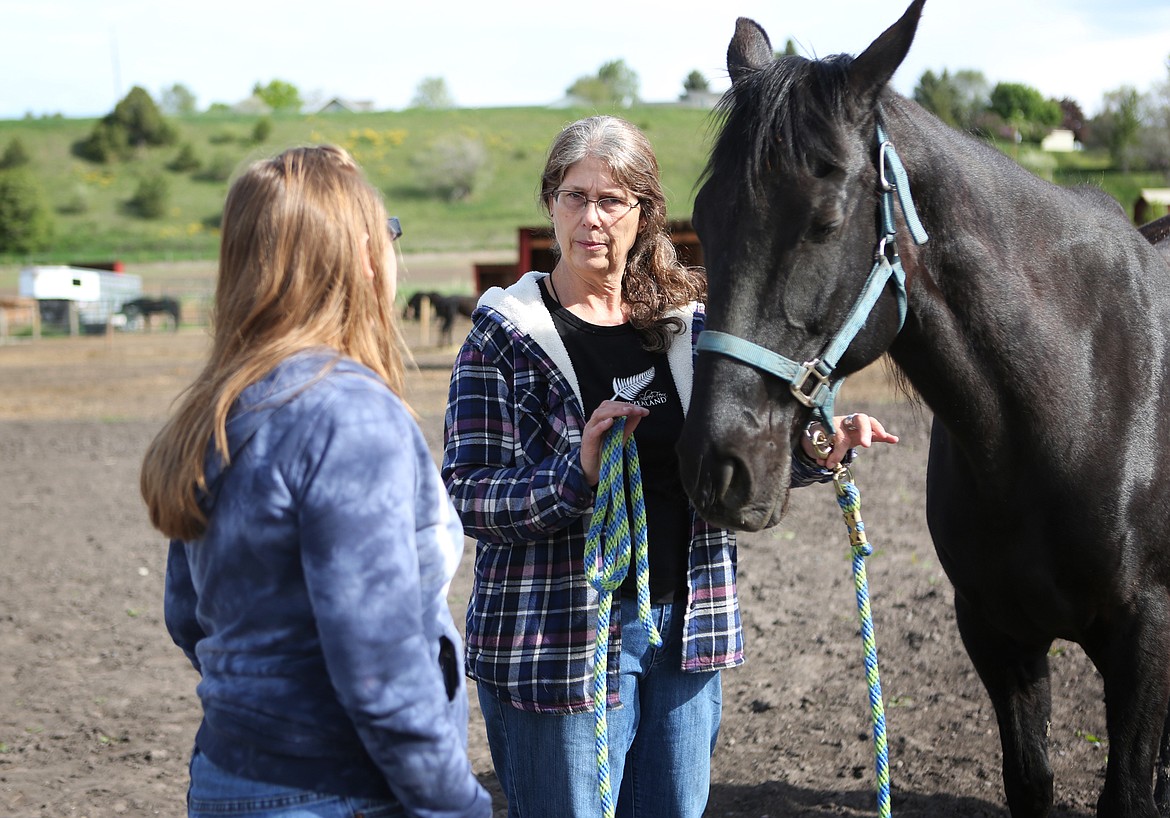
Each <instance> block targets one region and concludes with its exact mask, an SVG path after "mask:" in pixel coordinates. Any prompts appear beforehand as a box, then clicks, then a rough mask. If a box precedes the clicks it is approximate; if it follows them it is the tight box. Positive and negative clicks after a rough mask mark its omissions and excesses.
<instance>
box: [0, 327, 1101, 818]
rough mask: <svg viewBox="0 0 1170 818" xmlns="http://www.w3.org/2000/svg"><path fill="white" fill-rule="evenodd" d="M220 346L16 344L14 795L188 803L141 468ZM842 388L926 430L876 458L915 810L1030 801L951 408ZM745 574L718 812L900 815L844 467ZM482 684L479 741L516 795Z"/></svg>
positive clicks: (175, 656) (1065, 653) (1059, 671)
mask: <svg viewBox="0 0 1170 818" xmlns="http://www.w3.org/2000/svg"><path fill="white" fill-rule="evenodd" d="M462 329H464V330H465V326H464V327H463V328H462ZM411 331H412V332H417V329H415V328H411ZM456 337H461V335H460V332H459V331H457V333H456ZM205 350H206V340H205V334H204V332H203V331H201V330H198V329H187V328H184V329H183V330H182V331H181V332H179V333H177V334H169V333H158V332H156V333H151V334H119V335H115V336H114V337H112V338H109V339H107V338H104V337H96V338H79V339H45V340H42V341H40V342H37V343H28V342H26V343H15V344H9V345H6V346H0V556H2V558H3V564H4V569H3V570H2V571H0V815H3V816H53V818H57V816H78V817H79V818H83V817H85V816H88V817H89V818H105V817H106V816H121V815H128V816H146V815H165V816H178V815H182V814H184V806H183V804H184V801H183V799H184V794H185V790H186V784H187V775H186V758H187V754H188V750H189V748H190V744H191V740H192V737H193V735H194V732H195V728H196V726H197V724H198V721H199V703H198V700H197V699H196V697H195V684H196V681H197V679H196V674H195V673H194V671H193V670H192V669H191V668H190V666H189V665H188V664H187V662H186V660H185V659H184V658H183V656H182V654H181V653H180V651H179V650H178V649H177V648H175V647H174V646H173V645H172V644H171V642H170V640H169V638H168V636H167V634H166V631H165V628H164V626H163V619H162V588H163V567H164V559H165V547H164V542H163V541H162V539H161V537H160V536H159V535H158V534H157V533H155V532H154V531H153V530H152V529H151V527H150V525H149V523H148V522H147V519H146V515H145V512H144V508H143V506H142V502H141V500H140V498H139V495H138V467H139V462H140V458H141V456H142V453H143V451H144V448H145V447H146V445H147V443H148V441H149V440H150V438H151V437H152V436H153V435H154V433H155V432H156V431H157V429H158V428H159V426H160V424H161V422H162V420H163V418H164V417H165V416H166V413H167V411H168V407H169V405H170V403H171V401H172V399H173V398H174V397H175V396H176V395H177V394H178V393H179V391H180V390H181V389H182V388H183V386H185V385H186V384H187V383H188V382H189V381H190V379H191V378H192V377H193V376H194V374H195V372H196V370H197V368H198V367H199V365H200V362H201V360H202V356H203V355H204V354H205ZM416 352H417V357H418V362H419V370H418V372H416V373H414V375H413V377H412V379H411V382H412V389H413V392H412V394H411V396H410V397H411V400H412V402H413V404H414V405H415V407H416V408H417V410H418V411H419V412H420V414H421V423H422V426H423V428H424V430H425V432H426V435H427V438H428V440H429V441H430V442H431V444H432V447H433V449H434V451H435V454H436V457H437V456H438V444H439V441H440V437H441V426H442V411H443V402H444V399H445V396H446V390H447V379H448V376H449V372H450V366H451V362H452V360H453V357H454V352H455V350H454V348H450V347H449V348H442V349H439V348H434V347H424V346H422V345H420V344H418V343H417V342H416ZM838 405H839V406H841V407H842V408H847V409H849V410H864V411H869V412H872V413H873V414H875V415H878V416H879V417H881V418H882V419H883V420H884V421H886V423H887V426H889V427H890V428H892V429H893V430H894V431H896V432H897V433H898V434H900V435H901V436H902V443H901V444H900V445H898V446H897V447H892V448H891V447H883V448H882V450H880V451H879V450H875V451H872V452H868V453H866V454H865V455H864V456H863V458H862V459H861V461H860V463H859V465H858V466H857V468H856V470H855V475H856V479H857V484H858V486H859V487H860V489H861V493H862V499H863V509H862V513H863V516H864V519H865V521H866V528H867V531H868V532H869V536H870V539H871V540H872V541H873V543H874V544H875V548H876V552H875V554H874V556H873V557H872V558H871V559H870V560H869V562H868V571H869V580H870V585H871V597H872V608H873V612H874V617H875V623H876V625H875V627H876V635H877V643H878V649H879V655H880V660H881V673H882V682H883V686H884V692H885V700H886V705H887V722H888V735H889V742H890V754H889V755H890V763H891V778H892V791H893V813H894V815H896V816H924V817H925V816H930V817H931V818H949V817H950V816H1003V815H1006V814H1007V812H1006V809H1005V807H1004V800H1003V794H1002V786H1001V783H1000V773H999V764H1000V761H999V758H1000V754H999V742H998V737H997V731H996V727H995V718H994V714H993V712H992V709H991V706H990V704H989V703H988V700H987V697H986V694H985V693H984V691H983V688H982V686H981V685H980V683H979V681H978V679H977V677H976V676H975V674H974V672H973V670H972V668H971V666H970V663H969V662H968V660H967V658H966V655H965V654H964V652H963V649H962V646H961V644H960V641H959V637H958V634H957V632H956V629H955V624H954V615H953V611H952V608H951V587H950V585H949V583H948V581H947V579H946V577H945V575H944V574H943V572H942V570H941V568H940V567H939V563H938V561H937V559H936V557H935V555H934V551H933V549H932V546H931V543H930V540H929V537H928V535H927V533H926V528H925V520H924V511H923V506H924V499H923V498H924V475H925V460H926V449H927V432H928V427H929V413H928V412H927V411H926V410H925V409H921V408H917V407H915V406H913V405H910V404H908V403H907V402H905V401H903V400H900V399H898V398H896V397H895V396H894V395H893V393H892V392H891V390H890V389H889V388H888V387H887V386H886V383H885V379H884V377H883V374H882V373H881V371H879V370H872V371H867V372H865V373H862V374H861V375H860V376H858V378H857V379H856V381H855V382H852V383H850V384H847V385H846V388H845V394H844V395H843V396H842V398H841V400H840V401H839V403H838ZM469 545H470V543H469ZM469 568H470V559H468V558H465V559H464V562H463V567H462V570H461V572H460V575H459V578H458V579H457V582H456V583H455V586H454V588H453V590H452V594H451V605H452V608H453V609H454V611H455V612H456V617H457V620H461V618H462V609H463V606H464V604H465V601H466V596H467V592H468V588H469V581H468V571H469ZM740 594H741V597H742V602H743V615H744V620H745V626H746V637H747V650H748V662H747V664H746V665H745V666H743V667H741V668H738V669H735V670H733V671H728V672H726V673H725V674H724V677H723V678H724V723H723V729H722V732H721V734H720V737H719V744H718V748H717V750H716V753H715V757H714V776H713V778H714V783H713V789H712V793H711V801H710V807H709V810H708V815H711V816H751V817H752V818H764V816H771V818H778V817H779V816H824V815H838V816H864V815H872V814H876V807H875V799H874V795H873V784H872V782H873V769H872V768H873V755H872V754H873V751H872V743H871V737H870V725H869V708H868V703H867V691H866V684H865V674H864V669H863V666H862V662H861V655H862V654H861V643H860V639H859V634H858V624H857V612H856V607H855V601H854V596H853V586H852V578H851V575H850V560H849V549H848V540H847V539H846V534H845V528H844V525H843V524H842V522H841V517H840V513H839V511H838V510H837V505H836V502H835V500H834V496H833V491H832V489H831V488H830V487H828V486H818V487H812V488H808V489H804V490H802V491H799V492H796V494H795V495H794V498H793V502H792V508H791V513H790V514H789V516H788V517H787V518H786V519H785V521H784V522H783V523H782V524H781V525H780V526H779V527H777V528H775V529H772V530H771V531H768V532H764V533H761V534H754V535H745V536H742V537H741V539H740ZM1052 666H1053V676H1054V683H1053V690H1054V714H1053V724H1052V731H1051V748H1052V758H1053V765H1054V767H1055V770H1056V777H1057V784H1056V793H1057V794H1056V798H1057V804H1058V806H1057V809H1056V810H1055V811H1054V815H1056V816H1061V817H1063V818H1072V817H1073V816H1077V817H1078V818H1083V817H1085V816H1089V815H1091V814H1092V813H1093V805H1094V803H1095V801H1096V797H1097V792H1098V789H1099V788H1100V786H1101V784H1102V782H1103V776H1104V765H1105V759H1106V753H1107V747H1106V745H1105V744H1104V742H1103V741H1102V742H1098V741H1097V739H1095V738H1094V737H1097V736H1099V737H1104V735H1105V724H1104V708H1103V704H1102V690H1101V683H1100V678H1099V677H1098V675H1097V674H1096V672H1095V671H1094V670H1093V668H1092V666H1091V664H1090V663H1089V662H1088V660H1087V659H1086V658H1085V656H1084V654H1083V652H1082V651H1081V650H1080V649H1079V648H1078V647H1076V646H1073V645H1067V644H1058V645H1057V647H1056V648H1055V649H1054V650H1053V654H1052ZM474 702H475V696H474V693H473V695H472V703H473V714H472V723H471V725H470V729H469V733H470V752H471V756H472V760H473V763H474V766H475V770H476V772H477V773H478V774H479V776H480V778H481V780H482V781H483V782H484V784H485V785H486V786H487V787H488V788H489V789H491V790H492V792H493V793H495V795H496V798H497V804H498V805H499V811H498V814H499V815H504V814H505V813H504V811H503V806H502V803H501V802H500V800H499V796H498V793H499V790H498V787H497V785H496V782H495V778H494V775H493V773H492V768H491V762H490V757H489V754H488V750H487V746H486V741H485V740H484V738H483V728H482V723H481V722H480V720H479V716H478V713H477V712H475V711H474Z"/></svg>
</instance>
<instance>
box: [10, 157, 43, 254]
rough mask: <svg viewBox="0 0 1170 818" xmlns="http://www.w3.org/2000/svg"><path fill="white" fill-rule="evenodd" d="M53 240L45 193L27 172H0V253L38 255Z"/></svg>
mask: <svg viewBox="0 0 1170 818" xmlns="http://www.w3.org/2000/svg"><path fill="white" fill-rule="evenodd" d="M52 238H53V214H52V212H51V211H50V210H49V206H48V204H47V203H46V201H45V196H44V192H43V191H42V190H41V187H40V185H38V184H37V181H36V179H35V178H33V176H32V175H31V174H29V173H28V172H27V171H24V170H5V171H0V253H35V252H38V251H40V250H44V249H46V248H47V247H48V246H49V242H50V241H51V240H52Z"/></svg>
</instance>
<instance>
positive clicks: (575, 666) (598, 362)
mask: <svg viewBox="0 0 1170 818" xmlns="http://www.w3.org/2000/svg"><path fill="white" fill-rule="evenodd" d="M541 201H542V202H543V204H544V206H545V207H547V208H548V211H549V214H550V216H551V218H552V223H553V227H554V231H555V235H556V244H557V247H558V250H559V256H560V257H559V260H558V262H557V264H556V266H555V268H554V269H553V271H552V273H551V274H546V273H542V272H530V273H528V274H526V275H525V276H523V277H522V278H521V279H520V280H519V281H518V282H516V283H515V284H513V285H512V286H510V287H508V288H507V289H506V290H504V289H500V288H493V289H492V290H489V291H488V292H487V293H485V294H484V296H483V298H482V299H481V300H480V303H479V307H478V309H477V311H476V314H475V316H474V318H473V327H472V330H471V332H470V334H469V335H468V337H467V340H466V342H465V343H464V344H463V347H462V349H461V350H460V352H459V357H458V359H457V361H456V364H455V368H454V371H453V373H452V379H451V391H450V397H449V401H448V405H447V413H446V423H445V448H444V457H443V466H442V473H443V479H444V481H445V482H446V484H447V488H448V490H449V491H450V493H451V495H452V497H453V499H454V502H455V507H456V509H457V510H458V511H459V514H460V517H461V519H462V521H463V526H464V529H465V531H466V532H467V533H468V534H469V535H471V536H473V537H475V538H476V539H477V541H478V543H477V547H476V560H475V583H474V588H473V590H472V594H471V600H470V602H469V605H468V610H467V634H466V636H467V640H466V641H467V656H466V669H467V673H468V675H469V676H470V677H471V678H472V679H474V680H475V681H476V682H477V688H478V694H479V701H480V707H481V710H482V712H483V715H484V719H485V722H486V724H487V732H488V740H489V743H490V745H491V750H492V758H493V762H494V764H495V769H496V773H497V775H498V776H499V779H500V782H501V785H502V786H503V789H504V792H505V795H506V796H507V799H508V807H509V815H510V816H525V818H531V817H532V816H553V815H555V816H591V817H592V816H597V815H599V814H600V811H601V801H600V797H599V794H598V770H597V762H596V759H595V740H596V737H595V734H594V733H595V724H594V716H593V713H592V708H593V695H592V678H593V651H594V640H595V636H596V628H597V616H598V593H597V591H595V590H594V589H593V588H592V586H591V585H590V583H589V582H588V580H587V579H586V575H585V565H584V555H585V548H586V531H587V528H588V525H589V519H590V516H591V514H592V510H593V504H594V490H595V488H596V487H597V484H598V480H599V474H600V448H601V444H602V440H603V438H604V436H605V433H606V432H607V431H608V430H609V429H610V428H611V426H612V425H613V422H614V418H616V417H625V418H626V419H627V420H626V432H627V434H629V433H633V434H634V437H635V440H636V442H637V444H638V451H639V454H640V460H641V468H642V478H643V480H642V482H643V485H644V491H645V498H646V518H647V529H648V532H649V562H650V588H649V591H650V596H651V603H652V605H651V618H652V620H653V622H654V624H655V625H656V627H657V629H658V631H659V633H661V635H662V638H663V644H662V645H661V646H660V647H654V646H652V645H651V644H650V643H649V640H648V637H647V635H646V630H645V629H644V628H643V625H642V623H640V622H639V619H638V613H637V607H638V606H637V604H636V600H635V598H634V595H635V585H634V577H635V571H633V570H632V569H631V570H630V572H629V575H628V576H627V579H626V581H625V582H624V584H623V585H622V587H621V588H620V589H619V591H617V592H615V593H614V600H613V613H612V618H611V638H610V643H609V654H608V655H609V660H608V678H607V693H608V707H609V712H608V746H609V756H608V757H609V771H610V780H611V781H612V782H613V784H612V786H613V789H614V790H615V791H617V792H618V799H617V814H618V815H632V814H633V810H634V808H635V805H636V808H637V814H638V815H639V816H659V815H661V816H695V817H696V818H697V817H698V816H701V815H702V813H703V810H704V807H705V806H706V803H707V792H708V787H709V780H710V759H711V752H712V750H713V748H714V746H715V740H716V736H717V734H718V729H719V720H720V712H721V705H722V694H721V685H720V676H719V671H720V670H721V669H723V668H728V667H734V666H736V665H738V664H740V663H742V662H743V634H742V631H741V628H740V617H739V607H738V602H737V600H736V593H735V538H734V535H733V534H732V533H731V532H728V531H725V530H722V529H718V528H715V527H713V526H710V525H708V524H707V523H706V522H704V521H703V520H702V518H700V517H698V516H697V515H696V514H695V512H694V510H693V509H692V508H691V506H690V504H689V502H688V500H687V497H686V494H685V492H684V491H683V488H682V484H681V481H680V477H679V473H678V461H677V456H676V454H675V444H676V442H677V440H678V436H679V432H680V430H681V427H682V421H683V416H684V413H685V411H686V407H687V405H688V403H689V401H690V395H691V380H692V356H693V343H694V341H695V339H696V338H697V337H698V333H699V331H700V330H701V329H702V325H703V310H702V307H701V304H700V302H701V300H702V298H703V297H704V295H705V290H706V285H705V279H704V278H703V275H702V271H701V270H696V269H693V268H687V267H684V266H683V265H682V264H681V263H679V261H678V260H677V258H676V255H675V250H674V245H673V244H672V243H671V241H670V237H669V235H668V234H667V233H666V230H665V217H666V206H665V204H666V203H665V196H664V194H663V191H662V186H661V183H660V181H659V175H658V164H657V161H656V159H655V157H654V153H653V149H652V148H651V146H650V144H649V142H648V141H647V139H646V137H645V136H644V135H643V134H642V133H641V132H640V131H639V130H638V129H637V128H635V127H634V126H633V125H631V124H629V123H628V122H625V121H623V120H620V119H616V118H614V117H607V116H599V117H590V118H588V119H584V120H581V121H579V122H576V123H573V124H572V125H570V126H569V127H567V128H566V129H565V130H563V131H562V132H561V133H560V135H558V137H557V138H556V140H555V141H554V143H553V145H552V147H551V149H550V152H549V157H548V161H547V163H546V166H545V170H544V174H543V177H542V180H541ZM651 371H652V373H653V377H652V378H651V379H650V380H649V383H648V384H647V385H645V386H644V388H642V389H641V391H640V392H639V393H638V395H637V396H636V397H635V398H634V399H633V400H631V401H622V400H611V399H610V397H611V396H612V395H613V392H614V389H613V383H614V379H617V378H628V377H631V376H635V375H639V374H647V375H648V374H649V373H650V372H651ZM837 429H838V432H837V437H836V438H835V439H834V441H833V442H834V444H835V447H834V451H833V453H832V454H831V455H830V456H829V459H828V460H827V461H821V462H820V463H819V465H818V463H816V462H814V461H813V460H812V459H810V458H811V455H812V450H811V448H810V449H809V450H808V452H807V453H805V454H804V455H803V456H798V457H797V458H796V459H795V460H794V461H793V482H794V484H797V485H805V484H808V483H811V482H815V481H820V480H826V479H829V477H830V474H831V473H830V472H829V471H828V470H827V469H828V468H831V467H832V466H833V465H835V463H836V462H838V461H839V460H841V458H842V456H843V455H844V454H845V453H846V451H847V450H848V449H849V447H850V446H854V445H861V446H868V445H870V443H871V442H875V441H885V442H895V441H896V440H897V438H896V437H894V436H893V435H889V434H887V433H886V432H885V430H884V429H883V428H882V426H881V424H880V423H878V422H877V421H876V420H874V419H872V418H869V417H867V416H865V415H853V416H850V417H849V418H848V419H846V420H843V422H841V423H838V424H837Z"/></svg>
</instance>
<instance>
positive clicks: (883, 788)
mask: <svg viewBox="0 0 1170 818" xmlns="http://www.w3.org/2000/svg"><path fill="white" fill-rule="evenodd" d="M833 486H834V488H835V489H836V491H837V505H839V506H840V507H841V513H842V514H843V515H844V517H845V527H846V528H847V529H849V544H850V546H851V550H852V553H853V585H854V588H855V589H856V591H857V613H858V615H859V617H860V619H861V645H862V648H863V649H864V652H865V680H866V682H867V683H868V685H869V706H870V710H871V712H872V716H873V750H874V767H875V773H876V777H877V805H878V818H890V815H891V812H890V760H889V747H888V745H887V742H886V710H885V705H884V704H883V703H882V681H881V677H880V675H879V674H878V658H877V640H876V639H875V638H874V631H873V613H872V612H871V611H870V607H869V580H868V578H867V577H866V572H865V558H866V557H868V556H870V555H871V554H872V553H873V548H872V547H870V544H869V540H868V539H867V538H866V536H865V522H864V521H863V520H862V519H861V492H860V491H859V490H858V488H857V486H856V485H854V483H853V475H852V474H851V473H850V471H849V469H848V468H846V467H844V466H839V467H838V468H837V472H836V474H834V475H833Z"/></svg>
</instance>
